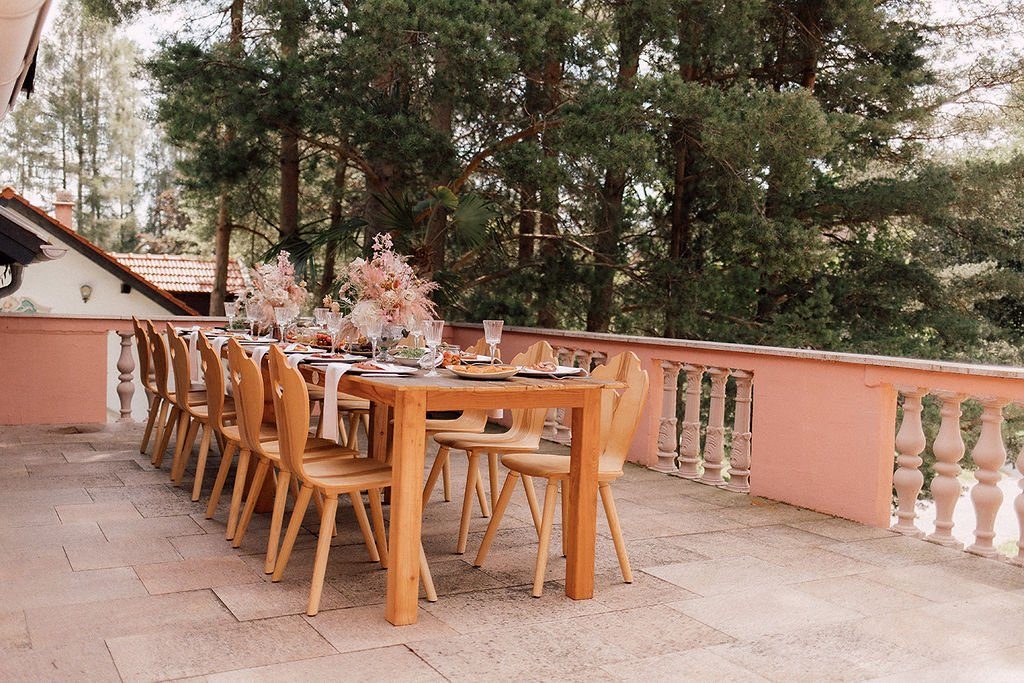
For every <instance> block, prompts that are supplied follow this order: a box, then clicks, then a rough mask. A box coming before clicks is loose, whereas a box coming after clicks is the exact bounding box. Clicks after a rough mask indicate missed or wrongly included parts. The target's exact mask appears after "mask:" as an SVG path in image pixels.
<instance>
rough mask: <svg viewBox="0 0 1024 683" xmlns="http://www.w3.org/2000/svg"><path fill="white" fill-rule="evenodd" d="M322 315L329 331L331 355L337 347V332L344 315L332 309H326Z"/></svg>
mask: <svg viewBox="0 0 1024 683" xmlns="http://www.w3.org/2000/svg"><path fill="white" fill-rule="evenodd" d="M324 317H325V320H326V322H327V329H328V330H330V331H331V354H332V355H333V354H334V353H337V352H336V351H335V349H336V348H337V347H338V332H341V323H342V321H344V320H345V316H343V315H342V314H341V313H335V312H334V311H327V313H326V314H325V316H324Z"/></svg>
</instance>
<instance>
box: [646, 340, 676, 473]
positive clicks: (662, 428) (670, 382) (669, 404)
mask: <svg viewBox="0 0 1024 683" xmlns="http://www.w3.org/2000/svg"><path fill="white" fill-rule="evenodd" d="M680 366H681V363H678V362H675V361H670V360H663V361H661V371H662V397H661V419H660V420H659V425H658V462H657V464H655V465H653V466H652V467H651V469H652V470H654V471H656V472H675V471H676V470H677V469H678V468H677V467H676V456H678V455H679V454H678V452H677V450H676V449H678V447H679V439H678V436H677V432H676V424H677V423H678V422H679V419H678V418H677V417H676V407H677V405H678V403H677V395H678V394H677V392H678V387H679V368H680Z"/></svg>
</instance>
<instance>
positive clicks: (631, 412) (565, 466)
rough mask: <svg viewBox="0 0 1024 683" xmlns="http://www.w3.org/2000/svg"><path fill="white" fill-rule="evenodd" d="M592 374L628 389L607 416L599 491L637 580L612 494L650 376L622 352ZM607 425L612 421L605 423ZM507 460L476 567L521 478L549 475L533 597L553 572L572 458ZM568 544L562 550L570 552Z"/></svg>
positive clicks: (625, 568) (623, 562) (629, 575)
mask: <svg viewBox="0 0 1024 683" xmlns="http://www.w3.org/2000/svg"><path fill="white" fill-rule="evenodd" d="M591 376H592V377H595V378H599V379H609V380H618V381H620V382H623V383H624V384H625V385H626V388H625V389H623V390H621V392H619V393H617V395H616V396H615V398H614V400H613V402H612V410H611V415H610V416H606V417H605V418H603V419H602V427H603V430H602V434H601V442H602V450H601V461H600V464H599V467H598V475H597V476H598V490H599V491H600V493H601V501H602V502H603V503H604V511H605V515H606V516H607V517H608V528H609V529H610V531H611V534H612V540H613V541H614V543H615V553H616V555H617V556H618V558H619V567H620V569H621V570H622V580H623V581H625V582H626V583H632V582H633V572H632V570H631V569H630V566H629V556H628V555H627V554H626V544H625V542H624V541H623V539H622V528H621V527H620V526H619V516H618V513H617V512H616V510H615V499H614V497H613V496H612V489H611V486H610V484H611V482H613V481H615V480H616V479H618V478H619V477H621V476H622V465H623V463H624V462H625V461H626V455H627V454H628V453H629V446H630V443H631V442H632V441H633V435H634V434H635V433H636V428H637V425H638V424H639V422H640V412H641V409H642V408H643V404H644V401H645V400H646V398H647V390H648V388H649V380H648V375H647V371H646V370H643V369H642V366H641V364H640V359H639V358H637V357H636V355H635V354H633V353H629V352H627V353H623V354H619V355H618V356H616V357H615V358H612V359H611V360H610V361H609V362H608V364H607V365H603V366H600V367H598V368H596V369H595V370H594V372H593V373H592V375H591ZM605 425H607V426H606V427H605ZM501 463H502V464H503V465H505V467H507V468H508V471H509V472H508V476H507V477H506V478H505V484H504V486H502V488H501V495H500V496H499V497H498V499H497V501H496V502H495V504H494V516H493V517H491V521H490V523H489V524H488V525H487V532H486V533H485V534H484V538H483V541H482V542H481V543H480V550H479V551H478V552H477V555H476V559H475V560H474V561H473V565H474V566H476V567H480V566H482V565H483V563H484V560H485V559H486V558H487V553H488V551H489V550H490V547H491V543H492V542H493V541H494V535H495V534H496V533H497V531H498V526H499V525H500V524H501V517H502V515H503V514H504V513H505V508H506V507H507V506H508V501H509V498H511V496H512V491H513V489H514V488H515V485H516V479H517V478H519V477H524V478H525V477H543V478H544V479H547V482H548V483H547V488H546V489H545V492H544V515H543V518H542V519H541V525H540V542H539V543H538V546H537V564H536V567H535V570H534V578H533V595H534V597H538V598H539V597H540V596H541V593H542V591H543V590H544V574H545V573H546V571H547V562H548V545H549V543H550V541H551V527H552V524H553V523H554V518H555V500H556V498H557V497H558V489H559V485H560V484H563V483H564V482H566V481H568V479H569V456H568V455H548V454H545V453H515V454H509V455H505V456H503V457H502V458H501ZM561 488H562V492H563V495H562V526H563V528H562V534H563V536H562V537H563V539H564V538H565V522H566V498H565V486H562V487H561ZM564 548H565V546H564V543H563V551H562V554H563V555H564V554H565V549H564Z"/></svg>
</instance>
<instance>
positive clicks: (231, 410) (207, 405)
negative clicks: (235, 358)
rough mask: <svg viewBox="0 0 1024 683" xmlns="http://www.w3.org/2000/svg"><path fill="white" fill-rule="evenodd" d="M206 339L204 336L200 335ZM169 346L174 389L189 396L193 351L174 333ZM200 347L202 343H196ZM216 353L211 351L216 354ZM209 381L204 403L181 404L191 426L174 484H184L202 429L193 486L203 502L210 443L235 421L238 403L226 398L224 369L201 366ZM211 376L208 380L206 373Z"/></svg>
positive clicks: (176, 463)
mask: <svg viewBox="0 0 1024 683" xmlns="http://www.w3.org/2000/svg"><path fill="white" fill-rule="evenodd" d="M199 336H200V337H202V335H201V334H200V335H199ZM202 341H203V342H204V343H205V344H206V346H207V347H208V348H209V346H210V344H209V342H208V341H206V339H205V338H204V339H203V340H202ZM168 342H169V343H170V346H171V364H172V365H173V368H174V387H175V389H176V391H177V393H179V394H180V393H181V392H183V391H185V392H187V391H188V387H189V385H190V383H191V380H190V379H189V370H188V366H189V351H188V345H187V344H186V343H185V340H184V339H182V338H181V337H180V336H178V335H177V334H174V333H173V332H171V333H169V334H168ZM196 345H197V347H198V346H199V341H198V340H197V342H196ZM212 351H213V349H210V352H211V353H212ZM201 366H202V369H203V372H204V377H205V381H206V383H207V384H206V392H205V395H204V399H205V400H203V401H195V402H193V401H188V402H185V403H183V404H181V405H180V406H179V407H180V408H181V409H182V413H181V416H180V417H179V420H182V419H184V421H185V423H186V424H187V425H188V430H187V431H186V433H185V440H184V442H181V441H180V439H179V443H182V446H181V447H180V448H178V449H176V450H175V452H174V460H173V461H172V464H171V481H173V482H174V483H176V484H180V483H181V480H182V477H183V476H184V475H185V469H186V467H187V466H188V463H189V460H191V456H192V445H193V444H194V443H195V440H196V437H197V436H198V435H199V428H200V427H202V430H203V438H202V441H201V442H200V444H199V459H198V460H197V461H196V478H195V482H194V483H193V484H192V500H193V501H197V500H199V494H200V493H201V492H202V489H203V477H204V475H205V474H206V458H207V456H208V455H209V453H210V441H211V440H212V438H213V434H214V433H215V432H214V429H215V425H216V424H217V423H218V422H221V421H222V420H225V419H226V420H233V419H235V402H234V399H233V398H229V397H227V396H225V395H224V374H223V369H222V368H221V366H220V365H219V364H218V365H217V366H215V367H214V366H208V365H207V363H205V362H202V363H201ZM207 372H208V373H209V376H206V375H205V373H207ZM181 424H182V423H181V422H179V429H178V435H179V436H180V435H181V433H182V431H183V430H182V429H181Z"/></svg>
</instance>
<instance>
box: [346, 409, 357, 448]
mask: <svg viewBox="0 0 1024 683" xmlns="http://www.w3.org/2000/svg"><path fill="white" fill-rule="evenodd" d="M345 445H346V446H348V447H349V448H352V449H354V450H357V451H358V450H359V413H350V414H349V416H348V436H347V437H346V438H345Z"/></svg>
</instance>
